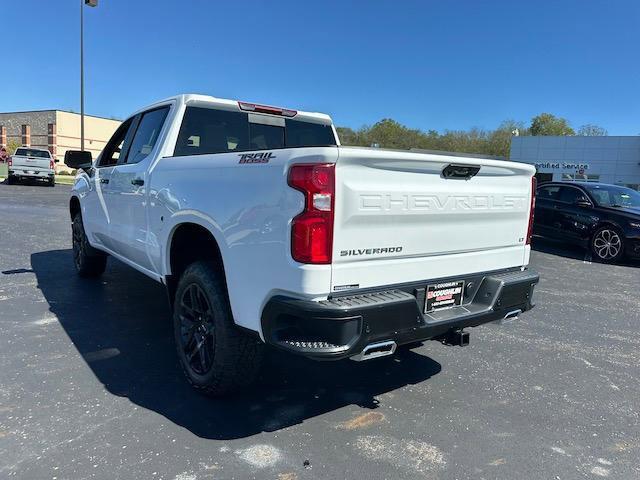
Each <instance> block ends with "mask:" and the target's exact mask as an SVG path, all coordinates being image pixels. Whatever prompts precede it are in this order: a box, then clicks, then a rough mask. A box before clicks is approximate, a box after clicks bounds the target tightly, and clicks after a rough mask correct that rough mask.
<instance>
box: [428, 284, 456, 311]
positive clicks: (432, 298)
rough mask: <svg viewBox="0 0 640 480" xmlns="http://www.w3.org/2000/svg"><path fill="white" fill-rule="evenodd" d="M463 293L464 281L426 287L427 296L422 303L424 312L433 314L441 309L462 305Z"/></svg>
mask: <svg viewBox="0 0 640 480" xmlns="http://www.w3.org/2000/svg"><path fill="white" fill-rule="evenodd" d="M463 293H464V281H463V280H460V281H457V282H444V283H437V284H435V285H427V295H426V299H425V302H424V311H425V313H427V312H433V311H435V310H441V309H443V308H451V307H457V306H458V305H462V296H463Z"/></svg>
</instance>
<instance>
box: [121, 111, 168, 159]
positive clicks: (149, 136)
mask: <svg viewBox="0 0 640 480" xmlns="http://www.w3.org/2000/svg"><path fill="white" fill-rule="evenodd" d="M168 113H169V107H162V108H158V109H156V110H151V111H150V112H146V113H144V114H142V118H141V119H140V122H139V123H138V128H136V133H135V135H134V137H133V140H132V141H131V147H130V148H129V149H128V153H126V157H125V158H124V159H123V160H124V161H121V162H120V163H138V162H141V161H142V160H144V159H145V158H147V156H148V155H149V154H150V153H151V151H152V150H153V147H154V146H155V144H156V141H157V140H158V136H159V135H160V130H162V126H163V125H164V121H165V119H166V118H167V114H168Z"/></svg>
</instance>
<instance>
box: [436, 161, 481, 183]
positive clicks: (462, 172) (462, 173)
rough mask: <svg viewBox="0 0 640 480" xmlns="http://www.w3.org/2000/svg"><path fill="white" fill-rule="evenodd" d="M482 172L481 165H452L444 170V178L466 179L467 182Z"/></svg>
mask: <svg viewBox="0 0 640 480" xmlns="http://www.w3.org/2000/svg"><path fill="white" fill-rule="evenodd" d="M479 171H480V165H456V164H455V163H450V164H449V165H447V166H446V167H444V169H443V170H442V176H443V177H444V178H464V179H465V180H468V179H470V178H471V177H474V176H475V175H476V174H477V173H478V172H479Z"/></svg>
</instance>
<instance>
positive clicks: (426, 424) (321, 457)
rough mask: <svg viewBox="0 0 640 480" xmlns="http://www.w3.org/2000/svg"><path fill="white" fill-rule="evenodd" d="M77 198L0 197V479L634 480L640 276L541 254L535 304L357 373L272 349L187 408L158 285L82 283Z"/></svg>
mask: <svg viewBox="0 0 640 480" xmlns="http://www.w3.org/2000/svg"><path fill="white" fill-rule="evenodd" d="M68 192H69V187H64V186H57V187H56V188H47V187H40V186H20V185H18V186H8V185H6V184H0V245H1V249H0V272H1V273H0V332H1V335H0V478H20V479H85V478H100V479H115V478H123V479H134V478H135V479H170V480H202V479H232V478H236V479H248V478H257V479H277V480H294V479H300V480H302V479H360V478H366V479H371V480H373V479H399V478H403V479H404V478H411V479H414V478H416V479H422V478H427V479H466V478H473V479H524V478H532V479H538V478H539V479H578V478H604V477H608V478H616V479H633V478H640V464H639V462H638V459H639V458H640V418H639V412H640V336H639V334H638V330H639V329H638V326H639V325H640V295H639V293H638V287H639V286H640V265H633V264H632V265H617V266H612V265H601V264H596V263H590V262H588V261H586V260H585V257H584V252H581V251H580V250H578V249H569V248H565V247H562V246H559V245H554V244H550V243H547V242H543V241H540V240H537V241H536V242H535V247H536V251H534V252H533V254H532V266H533V267H534V268H535V269H537V270H538V271H539V272H540V274H541V282H540V285H539V287H538V289H537V303H538V305H537V307H536V308H535V309H534V310H533V311H531V312H529V313H528V314H526V315H523V316H522V317H521V318H520V319H518V320H516V321H515V322H513V323H511V324H509V325H495V324H492V325H486V326H483V327H480V328H476V329H472V330H471V345H470V346H469V347H467V348H459V347H445V346H443V345H440V344H438V343H435V342H427V343H426V344H425V345H423V346H421V347H419V348H416V349H414V350H412V351H410V352H406V353H403V354H401V355H399V356H396V357H393V358H384V359H379V360H373V361H370V362H365V363H360V364H359V363H355V362H351V361H344V362H337V363H316V362H312V361H308V360H305V359H300V358H295V357H290V356H288V355H285V354H281V353H274V352H271V353H270V354H269V355H268V358H267V361H266V363H265V366H264V369H263V373H262V376H261V379H260V381H259V383H258V385H256V387H255V388H253V389H252V390H251V391H248V392H246V393H244V394H243V395H241V396H239V397H235V398H231V399H225V400H212V399H208V398H206V397H203V396H201V395H199V394H198V393H196V392H194V391H193V390H192V389H191V388H190V387H189V386H188V385H187V383H186V381H185V380H184V378H183V376H182V373H181V372H180V370H179V367H178V364H177V360H176V357H175V355H174V350H173V349H174V347H173V342H172V334H171V327H170V324H169V318H170V316H169V310H168V307H167V303H166V300H165V296H164V292H163V290H162V287H161V286H159V285H157V284H155V283H154V282H153V281H151V280H149V279H147V278H146V277H144V276H142V275H141V274H139V273H137V272H135V271H133V270H131V269H129V268H128V267H125V266H124V265H122V264H120V263H119V262H116V261H113V260H110V263H109V266H108V267H107V271H106V273H105V275H104V276H103V277H102V278H101V279H100V280H95V281H89V280H81V279H79V278H77V277H76V275H75V274H74V269H73V264H72V258H71V250H70V247H71V240H70V227H69V221H68V213H67V206H66V205H67V198H68Z"/></svg>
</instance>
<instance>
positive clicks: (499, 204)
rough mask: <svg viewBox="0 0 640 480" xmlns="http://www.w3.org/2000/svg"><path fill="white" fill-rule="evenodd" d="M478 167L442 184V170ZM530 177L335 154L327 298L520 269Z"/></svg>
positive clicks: (412, 157) (507, 165)
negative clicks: (470, 173) (344, 292)
mask: <svg viewBox="0 0 640 480" xmlns="http://www.w3.org/2000/svg"><path fill="white" fill-rule="evenodd" d="M452 164H453V165H468V166H474V165H475V166H479V167H480V170H479V171H478V173H477V174H476V175H475V176H472V177H470V178H466V179H465V178H445V176H444V175H443V170H444V169H445V167H447V166H449V165H452ZM534 173H535V170H534V168H533V167H531V166H529V165H525V164H521V163H516V162H506V161H496V160H487V159H477V158H466V157H465V158H460V157H451V156H445V155H430V154H418V153H410V152H406V153H405V152H393V151H384V150H378V149H362V148H340V149H339V158H338V162H337V165H336V196H335V229H334V239H333V267H332V291H341V290H347V289H351V288H367V287H376V286H381V285H392V284H398V283H405V282H412V281H418V280H425V279H436V278H443V277H451V276H455V275H464V274H468V273H475V272H483V271H490V270H498V269H502V268H509V267H516V266H522V265H524V264H526V263H528V255H529V246H528V245H526V236H527V227H528V219H529V210H530V202H531V177H532V176H533V174H534Z"/></svg>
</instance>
